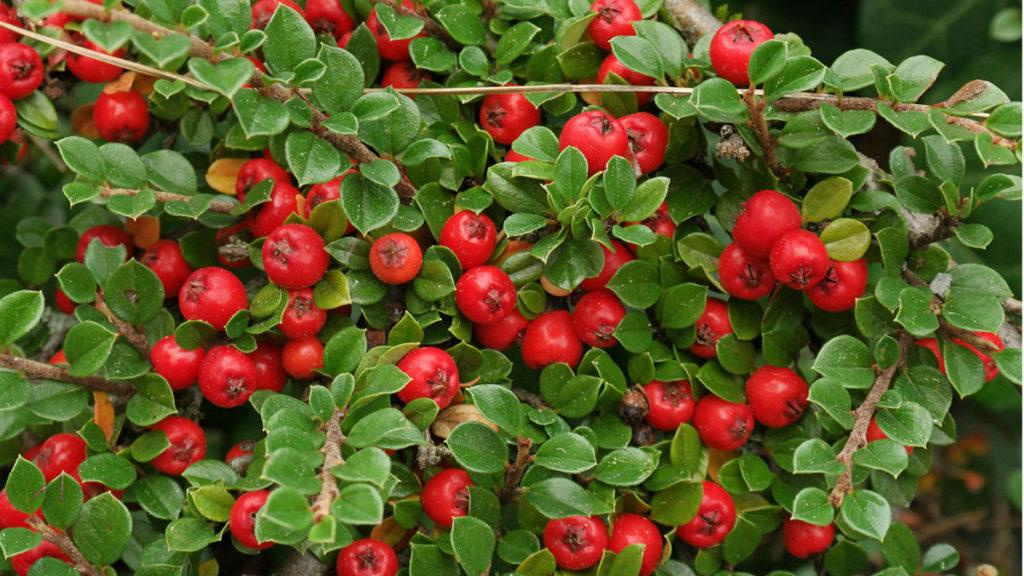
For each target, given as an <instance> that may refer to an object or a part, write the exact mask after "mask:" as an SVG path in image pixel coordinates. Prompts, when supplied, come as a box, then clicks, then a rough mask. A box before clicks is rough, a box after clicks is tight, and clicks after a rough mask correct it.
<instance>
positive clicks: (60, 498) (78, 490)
mask: <svg viewBox="0 0 1024 576" xmlns="http://www.w3.org/2000/svg"><path fill="white" fill-rule="evenodd" d="M82 500H83V498H82V487H81V486H80V485H79V484H78V482H77V481H75V479H74V478H72V477H71V476H69V475H68V474H67V473H64V472H62V473H61V474H60V476H57V477H56V478H54V479H53V481H52V482H50V484H49V485H48V486H47V487H46V494H45V496H44V497H43V515H44V516H45V517H46V522H47V523H49V524H51V525H52V526H54V527H55V528H60V529H61V530H65V529H67V527H68V526H70V525H71V524H72V523H73V522H74V521H75V518H78V511H79V510H80V509H81V507H82Z"/></svg>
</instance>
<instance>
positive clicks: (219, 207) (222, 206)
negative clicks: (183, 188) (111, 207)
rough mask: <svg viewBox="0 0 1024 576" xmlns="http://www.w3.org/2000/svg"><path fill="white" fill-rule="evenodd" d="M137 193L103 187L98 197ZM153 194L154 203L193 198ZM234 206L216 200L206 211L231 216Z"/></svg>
mask: <svg viewBox="0 0 1024 576" xmlns="http://www.w3.org/2000/svg"><path fill="white" fill-rule="evenodd" d="M138 193H139V191H138V190H134V189H131V188H111V187H109V186H104V187H103V188H101V189H100V196H101V197H103V198H110V197H111V196H135V195H137V194H138ZM153 194H154V195H155V196H156V201H157V202H160V203H165V202H188V201H189V200H191V199H192V198H194V196H187V195H185V194H174V193H172V192H160V191H158V190H157V191H154V192H153ZM235 206H236V205H235V204H230V203H228V202H218V201H216V200H214V201H212V202H210V205H209V207H207V209H206V210H207V211H209V212H216V213H218V214H231V211H232V210H234V209H235Z"/></svg>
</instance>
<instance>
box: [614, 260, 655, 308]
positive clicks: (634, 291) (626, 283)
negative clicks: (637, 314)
mask: <svg viewBox="0 0 1024 576" xmlns="http://www.w3.org/2000/svg"><path fill="white" fill-rule="evenodd" d="M607 287H608V289H609V290H611V291H612V292H614V293H615V295H616V296H618V297H619V299H620V300H622V303H623V304H625V305H626V306H630V307H632V308H638V309H644V308H648V307H650V306H653V305H654V303H655V302H657V301H658V298H660V297H661V283H660V281H659V279H658V269H657V268H655V267H654V265H652V264H651V263H649V262H646V261H644V260H632V261H630V262H627V263H626V264H625V265H623V266H622V267H621V268H619V269H618V270H617V271H616V272H615V275H614V276H612V277H611V279H610V280H609V281H608V285H607Z"/></svg>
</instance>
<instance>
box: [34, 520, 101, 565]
mask: <svg viewBox="0 0 1024 576" xmlns="http://www.w3.org/2000/svg"><path fill="white" fill-rule="evenodd" d="M25 522H27V523H28V525H29V527H30V528H32V529H33V530H35V531H36V532H39V534H40V535H41V536H42V537H43V540H45V541H47V542H49V543H50V544H53V545H54V546H56V547H58V548H60V550H61V552H63V553H64V555H65V556H67V557H68V558H69V559H70V560H71V563H72V564H73V565H74V567H75V570H77V571H78V573H79V574H84V575H85V576H103V572H102V571H100V570H97V569H96V567H95V566H93V565H92V563H91V562H89V560H88V559H86V557H85V556H84V555H83V554H82V552H81V551H80V550H79V549H78V547H77V546H75V543H74V542H72V541H71V538H69V537H68V535H67V534H65V533H64V532H61V531H60V530H57V529H55V528H53V527H51V526H50V525H49V524H47V523H46V522H43V521H42V520H41V519H40V518H38V517H37V516H29V517H28V518H27V519H26V520H25Z"/></svg>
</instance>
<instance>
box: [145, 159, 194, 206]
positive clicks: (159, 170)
mask: <svg viewBox="0 0 1024 576" xmlns="http://www.w3.org/2000/svg"><path fill="white" fill-rule="evenodd" d="M142 162H143V163H144V164H145V165H146V178H147V179H148V180H149V183H150V184H152V185H153V186H155V187H156V188H159V189H160V190H166V191H167V192H174V193H176V194H187V195H191V194H195V193H196V189H197V187H198V183H197V181H196V169H195V167H194V166H192V163H191V162H189V160H188V159H187V158H185V156H183V155H182V154H181V153H180V152H175V151H174V150H157V151H155V152H150V153H149V154H146V155H144V156H143V157H142Z"/></svg>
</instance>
